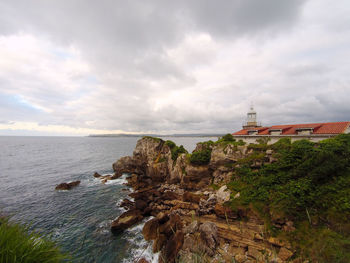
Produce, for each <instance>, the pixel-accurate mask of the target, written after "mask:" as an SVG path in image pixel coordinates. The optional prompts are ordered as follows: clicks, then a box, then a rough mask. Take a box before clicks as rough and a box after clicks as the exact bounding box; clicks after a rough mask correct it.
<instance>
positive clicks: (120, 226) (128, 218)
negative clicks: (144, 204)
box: [111, 209, 143, 233]
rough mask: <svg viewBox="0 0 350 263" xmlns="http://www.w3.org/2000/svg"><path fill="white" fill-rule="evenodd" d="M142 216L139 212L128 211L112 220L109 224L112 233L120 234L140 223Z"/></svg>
mask: <svg viewBox="0 0 350 263" xmlns="http://www.w3.org/2000/svg"><path fill="white" fill-rule="evenodd" d="M142 219H143V216H142V214H141V212H140V211H139V210H135V209H134V210H129V211H127V212H125V213H123V214H122V215H121V216H119V217H118V219H117V220H114V221H113V222H112V224H111V230H112V232H113V233H118V232H121V231H123V230H125V229H127V228H128V227H130V226H132V225H134V224H136V223H138V222H140V221H141V220H142Z"/></svg>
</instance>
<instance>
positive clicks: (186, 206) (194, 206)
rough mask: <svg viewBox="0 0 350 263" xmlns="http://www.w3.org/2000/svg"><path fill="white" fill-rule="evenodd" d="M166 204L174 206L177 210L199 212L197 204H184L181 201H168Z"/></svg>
mask: <svg viewBox="0 0 350 263" xmlns="http://www.w3.org/2000/svg"><path fill="white" fill-rule="evenodd" d="M164 204H167V205H171V206H173V210H175V209H186V210H198V208H199V206H198V205H197V204H195V203H189V202H183V201H180V200H166V201H164Z"/></svg>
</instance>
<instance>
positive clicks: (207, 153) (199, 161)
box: [190, 149, 211, 165]
mask: <svg viewBox="0 0 350 263" xmlns="http://www.w3.org/2000/svg"><path fill="white" fill-rule="evenodd" d="M210 157H211V150H210V149H205V150H202V151H197V152H193V153H192V154H191V155H190V163H191V164H196V165H204V164H208V163H209V162H210Z"/></svg>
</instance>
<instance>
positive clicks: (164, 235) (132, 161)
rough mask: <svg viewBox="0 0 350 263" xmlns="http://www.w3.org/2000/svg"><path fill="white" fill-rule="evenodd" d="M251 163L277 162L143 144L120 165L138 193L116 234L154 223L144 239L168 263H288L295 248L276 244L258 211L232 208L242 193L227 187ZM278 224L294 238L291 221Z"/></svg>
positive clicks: (208, 146)
mask: <svg viewBox="0 0 350 263" xmlns="http://www.w3.org/2000/svg"><path fill="white" fill-rule="evenodd" d="M208 155H209V156H208ZM248 159H249V160H250V161H251V167H252V168H253V169H259V168H260V167H261V166H262V165H263V164H264V162H267V163H271V162H274V161H275V159H274V158H273V152H272V151H271V150H267V151H265V152H263V153H262V154H261V152H260V155H259V158H256V153H255V152H254V150H253V149H249V148H248V147H247V146H245V145H236V144H230V143H212V142H211V143H202V144H201V143H200V144H198V145H197V148H196V149H195V150H194V152H193V153H192V154H187V153H181V151H179V148H178V147H177V146H175V145H174V144H173V143H172V142H170V143H169V142H168V141H167V142H165V141H163V140H161V139H158V138H152V137H145V138H142V139H140V140H139V141H138V142H137V145H136V148H135V150H134V152H133V155H132V156H127V157H123V158H121V159H119V160H118V161H117V162H115V163H114V164H113V169H114V171H115V175H116V176H119V175H121V174H122V173H128V174H130V176H129V177H128V178H127V180H128V184H129V185H130V186H131V187H132V188H133V189H134V190H135V191H134V192H133V193H131V194H130V196H131V197H133V198H134V202H131V201H129V200H127V199H125V200H124V201H123V202H122V204H121V206H123V207H124V208H126V209H127V210H128V211H127V212H125V213H123V214H122V215H121V216H120V217H119V218H117V219H116V220H115V221H114V222H113V223H112V225H111V230H112V232H114V233H118V232H120V231H123V230H124V229H126V228H128V227H130V226H132V225H134V224H136V223H138V222H140V221H141V220H142V219H143V218H145V217H149V216H153V217H152V219H150V220H149V221H148V222H147V223H146V224H145V225H144V228H143V235H144V238H145V239H146V240H153V251H154V252H158V251H160V253H161V256H160V257H159V258H160V260H159V261H160V262H175V261H176V262H241V263H243V262H247V263H248V262H287V261H288V260H290V258H291V257H292V256H293V254H294V251H293V249H292V247H291V245H290V244H289V243H288V242H286V241H284V240H280V239H277V238H274V237H271V236H270V235H269V234H268V232H267V231H266V226H265V224H264V221H263V220H262V219H261V218H260V217H259V216H258V215H257V213H255V212H254V210H253V209H248V208H246V207H245V208H244V207H239V206H238V207H236V208H235V209H233V208H231V206H229V205H228V203H229V202H230V200H231V201H232V200H234V199H235V198H239V195H240V193H231V192H230V191H229V190H228V189H227V187H226V184H227V183H228V182H229V181H230V180H232V178H234V176H235V169H236V168H237V167H240V165H242V160H248ZM272 223H274V224H277V225H278V226H279V227H280V228H281V229H283V230H284V231H286V232H288V231H290V230H291V229H293V223H292V222H290V221H287V220H285V219H283V218H278V217H277V218H276V220H275V222H272ZM295 262H301V261H297V260H296V261H295Z"/></svg>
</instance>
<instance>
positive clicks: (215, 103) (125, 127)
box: [0, 0, 350, 134]
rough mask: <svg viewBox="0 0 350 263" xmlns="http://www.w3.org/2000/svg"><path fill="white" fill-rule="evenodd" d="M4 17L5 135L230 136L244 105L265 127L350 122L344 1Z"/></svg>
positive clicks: (81, 6)
mask: <svg viewBox="0 0 350 263" xmlns="http://www.w3.org/2000/svg"><path fill="white" fill-rule="evenodd" d="M22 4H23V3H22ZM116 6H117V7H118V8H116ZM0 7H2V10H6V16H2V17H0V58H1V59H0V95H1V97H0V123H8V122H10V121H12V122H14V123H16V124H12V126H11V127H12V128H9V126H6V127H5V126H0V130H1V129H2V130H5V129H28V130H33V129H38V130H40V131H42V132H47V133H51V132H53V131H56V132H57V130H59V131H61V133H62V134H67V133H72V134H73V133H74V134H86V133H100V132H102V133H108V132H116V131H120V132H159V133H176V132H179V133H183V132H215V133H216V132H230V131H233V130H236V129H239V128H240V126H241V124H242V121H243V118H244V116H245V112H246V111H247V109H248V107H249V105H250V103H251V102H254V105H255V106H256V109H257V111H258V114H259V115H258V116H259V118H260V120H261V121H262V122H263V123H265V124H278V123H284V122H315V121H342V120H348V118H349V117H348V114H347V112H349V110H350V108H349V106H348V105H350V104H349V103H348V101H349V94H350V92H349V91H350V88H349V86H350V72H349V69H350V60H349V57H350V48H349V46H350V34H349V33H350V21H349V19H348V15H347V14H348V12H347V11H349V10H350V4H349V3H348V2H347V1H345V0H344V1H339V2H337V5H334V4H333V3H332V2H331V1H329V0H322V1H318V0H310V1H289V2H288V3H287V2H283V3H282V2H281V1H277V0H268V1H265V2H264V4H261V2H260V0H259V1H255V0H247V1H244V2H242V1H224V0H220V1H217V2H215V4H213V3H211V2H210V1H191V2H189V1H177V2H173V1H171V2H170V1H161V2H159V1H148V2H142V3H141V2H125V1H99V2H95V1H87V2H86V1H84V2H82V1H74V3H73V2H72V3H70V4H67V3H63V2H62V1H51V2H50V4H47V3H44V2H43V3H39V2H38V3H36V4H33V5H30V4H28V5H24V7H23V5H20V4H19V3H18V2H17V1H16V0H13V1H11V2H9V3H6V4H5V3H2V4H0ZM257 7H259V8H257ZM14 14H17V16H15V15H14ZM39 14H40V15H39ZM18 16H19V17H21V19H17V20H16V19H14V17H18ZM57 21H60V22H59V23H58V22H57ZM26 123H30V124H26ZM39 124H40V125H39ZM3 125H5V124H3ZM6 125H9V124H6ZM21 125H23V126H22V128H21ZM43 127H46V128H43ZM48 127H49V128H48ZM0 134H1V131H0Z"/></svg>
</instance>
